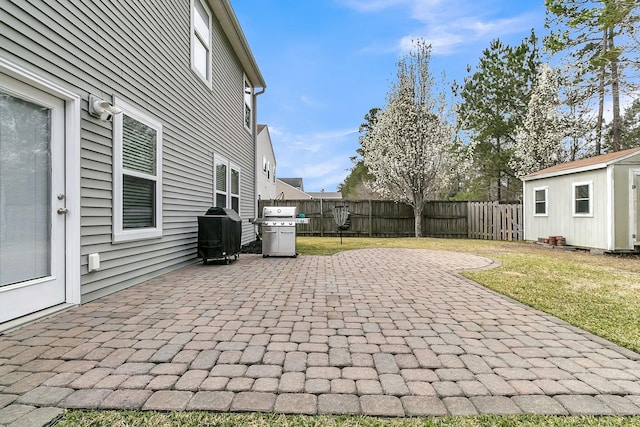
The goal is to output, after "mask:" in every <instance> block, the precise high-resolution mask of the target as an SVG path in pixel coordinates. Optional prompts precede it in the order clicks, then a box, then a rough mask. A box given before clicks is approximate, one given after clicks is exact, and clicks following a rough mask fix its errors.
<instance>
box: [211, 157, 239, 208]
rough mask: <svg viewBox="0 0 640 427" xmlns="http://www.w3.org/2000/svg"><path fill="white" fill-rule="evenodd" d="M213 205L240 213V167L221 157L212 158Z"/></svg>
mask: <svg viewBox="0 0 640 427" xmlns="http://www.w3.org/2000/svg"><path fill="white" fill-rule="evenodd" d="M213 165H214V166H213V168H214V173H213V193H214V195H213V197H214V205H215V206H216V207H219V208H231V209H233V210H235V211H236V212H237V213H238V214H239V213H240V167H239V166H237V165H235V164H234V163H232V162H229V161H228V160H227V159H225V158H224V157H222V156H219V155H214V156H213Z"/></svg>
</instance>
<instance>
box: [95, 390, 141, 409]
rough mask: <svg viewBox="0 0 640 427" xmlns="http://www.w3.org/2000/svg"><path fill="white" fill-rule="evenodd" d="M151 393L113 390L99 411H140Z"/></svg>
mask: <svg viewBox="0 0 640 427" xmlns="http://www.w3.org/2000/svg"><path fill="white" fill-rule="evenodd" d="M152 394H153V391H151V390H114V391H113V392H112V393H111V394H110V395H109V396H107V397H106V398H105V399H104V401H102V403H101V404H100V408H101V409H140V408H142V405H144V402H146V401H147V400H148V399H149V398H150V397H151V395H152Z"/></svg>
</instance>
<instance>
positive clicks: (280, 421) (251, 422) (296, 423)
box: [57, 411, 640, 427]
mask: <svg viewBox="0 0 640 427" xmlns="http://www.w3.org/2000/svg"><path fill="white" fill-rule="evenodd" d="M639 423H640V417H555V416H542V415H517V416H497V415H482V416H477V417H437V418H424V417H423V418H375V417H365V416H340V417H335V416H325V415H320V416H315V417H308V416H300V415H277V414H216V413H210V412H153V411H149V412H143V411H68V412H66V413H65V414H64V417H63V418H62V420H61V421H60V422H59V423H58V424H57V426H58V427H125V426H126V427H138V426H154V427H169V426H180V427H270V426H284V427H320V426H323V427H325V426H326V427H432V426H433V427H449V426H451V427H490V426H491V427H507V426H521V427H538V426H547V427H556V426H557V427H583V426H605V427H631V426H637V425H639Z"/></svg>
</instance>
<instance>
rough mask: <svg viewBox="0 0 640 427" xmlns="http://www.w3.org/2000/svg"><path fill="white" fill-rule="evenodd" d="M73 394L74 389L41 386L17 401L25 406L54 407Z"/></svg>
mask: <svg viewBox="0 0 640 427" xmlns="http://www.w3.org/2000/svg"><path fill="white" fill-rule="evenodd" d="M71 393H73V389H72V388H67V387H47V386H40V387H36V388H34V389H33V390H31V391H29V392H27V393H25V394H24V395H22V397H20V398H19V399H18V400H17V401H18V402H19V403H22V404H25V405H34V406H54V405H56V404H57V403H59V402H60V401H61V400H62V399H64V398H65V397H67V396H68V395H70V394H71Z"/></svg>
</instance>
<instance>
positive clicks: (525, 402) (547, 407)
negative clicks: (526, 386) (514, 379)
mask: <svg viewBox="0 0 640 427" xmlns="http://www.w3.org/2000/svg"><path fill="white" fill-rule="evenodd" d="M511 400H513V401H514V402H515V404H516V405H518V407H519V408H520V409H521V410H522V412H524V413H526V414H545V415H569V413H568V412H567V411H566V410H565V409H564V408H563V407H562V405H560V403H558V401H556V400H554V399H553V398H551V397H549V396H540V395H530V396H514V397H512V398H511Z"/></svg>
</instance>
